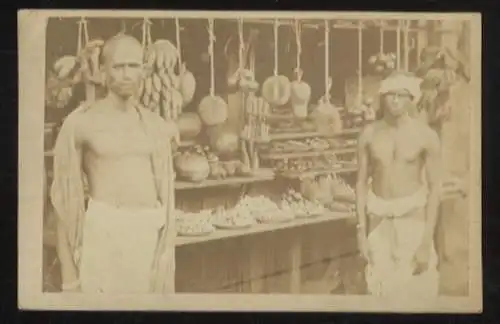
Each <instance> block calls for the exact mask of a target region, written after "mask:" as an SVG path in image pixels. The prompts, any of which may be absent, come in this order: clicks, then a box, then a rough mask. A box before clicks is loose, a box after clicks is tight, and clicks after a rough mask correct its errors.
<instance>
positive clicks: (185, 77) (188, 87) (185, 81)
mask: <svg viewBox="0 0 500 324" xmlns="http://www.w3.org/2000/svg"><path fill="white" fill-rule="evenodd" d="M175 39H176V42H177V52H178V53H179V54H178V59H179V63H178V64H179V79H180V80H179V92H180V93H181V95H182V99H183V101H182V102H183V104H182V106H183V107H186V106H187V105H188V104H190V103H191V101H192V100H193V97H194V93H195V91H196V79H195V77H194V75H193V73H191V72H190V71H189V70H188V69H187V67H186V63H184V62H182V52H181V27H180V24H179V18H178V17H176V18H175Z"/></svg>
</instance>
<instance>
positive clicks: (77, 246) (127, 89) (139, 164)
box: [51, 34, 177, 293]
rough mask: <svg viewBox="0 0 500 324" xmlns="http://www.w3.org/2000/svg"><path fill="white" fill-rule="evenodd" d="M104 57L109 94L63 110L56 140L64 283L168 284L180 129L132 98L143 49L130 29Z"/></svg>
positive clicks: (103, 288) (123, 287) (125, 288)
mask: <svg viewBox="0 0 500 324" xmlns="http://www.w3.org/2000/svg"><path fill="white" fill-rule="evenodd" d="M102 57H103V62H102V63H103V66H102V68H103V72H104V75H105V81H106V87H107V90H108V93H107V96H106V97H105V98H103V99H101V100H98V101H96V102H95V103H91V104H83V105H82V106H81V107H79V108H77V109H76V110H75V111H74V112H72V113H71V114H70V115H69V116H68V117H67V118H66V120H65V122H64V124H63V127H62V129H61V131H60V133H59V136H58V139H57V143H56V146H55V150H54V181H53V185H52V189H51V198H52V203H53V206H54V209H55V212H56V214H57V216H58V255H59V259H60V263H61V272H62V282H63V290H65V291H79V290H82V291H83V292H90V293H148V292H173V281H174V280H173V278H174V265H175V261H174V241H173V239H174V237H175V229H174V226H173V220H172V219H171V218H172V217H170V216H171V215H169V213H168V210H171V209H170V206H172V204H173V201H172V190H173V188H172V187H173V169H172V161H171V151H170V150H171V149H170V147H171V143H170V142H171V140H172V137H173V136H175V135H177V134H176V130H175V128H172V127H173V126H167V123H166V122H165V121H163V119H161V117H159V116H157V115H155V114H154V113H152V112H150V111H148V110H145V109H144V108H142V107H140V106H139V105H138V101H137V94H138V90H139V88H140V83H141V82H142V81H141V80H142V78H143V49H142V46H141V44H140V43H139V42H138V41H137V40H136V39H135V38H133V37H131V36H127V35H123V34H119V35H117V36H115V37H113V38H111V39H110V40H108V42H107V43H106V44H105V45H104V48H103V53H102ZM176 138H177V137H176ZM84 180H86V182H87V184H88V193H89V200H88V204H85V200H84V183H85V181H84Z"/></svg>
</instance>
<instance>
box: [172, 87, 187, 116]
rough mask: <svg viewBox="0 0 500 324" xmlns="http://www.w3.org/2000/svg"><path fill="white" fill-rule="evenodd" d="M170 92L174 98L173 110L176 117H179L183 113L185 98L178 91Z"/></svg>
mask: <svg viewBox="0 0 500 324" xmlns="http://www.w3.org/2000/svg"><path fill="white" fill-rule="evenodd" d="M170 91H171V96H172V110H173V111H174V112H175V116H178V115H180V114H181V113H182V108H183V104H184V98H183V97H182V94H181V93H180V92H179V91H178V90H176V89H171V90H170Z"/></svg>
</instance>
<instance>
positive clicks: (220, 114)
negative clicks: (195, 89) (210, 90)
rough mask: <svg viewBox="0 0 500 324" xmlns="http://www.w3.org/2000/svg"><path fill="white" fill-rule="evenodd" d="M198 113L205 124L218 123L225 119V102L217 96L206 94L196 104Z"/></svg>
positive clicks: (213, 124) (226, 113)
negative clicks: (197, 104)
mask: <svg viewBox="0 0 500 324" xmlns="http://www.w3.org/2000/svg"><path fill="white" fill-rule="evenodd" d="M198 113H199V115H200V118H201V121H202V122H203V123H204V124H205V125H207V126H215V125H220V124H222V123H224V122H225V121H226V120H227V115H228V112H227V103H226V102H225V101H224V99H222V98H221V97H219V96H206V97H205V98H203V99H202V100H201V102H200V104H199V106H198Z"/></svg>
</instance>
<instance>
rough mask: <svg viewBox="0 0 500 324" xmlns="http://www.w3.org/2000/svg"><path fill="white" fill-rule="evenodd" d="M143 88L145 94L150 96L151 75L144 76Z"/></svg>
mask: <svg viewBox="0 0 500 324" xmlns="http://www.w3.org/2000/svg"><path fill="white" fill-rule="evenodd" d="M144 89H145V91H146V94H147V95H148V96H151V93H152V92H153V77H152V76H149V77H147V78H146V80H145V82H144Z"/></svg>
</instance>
